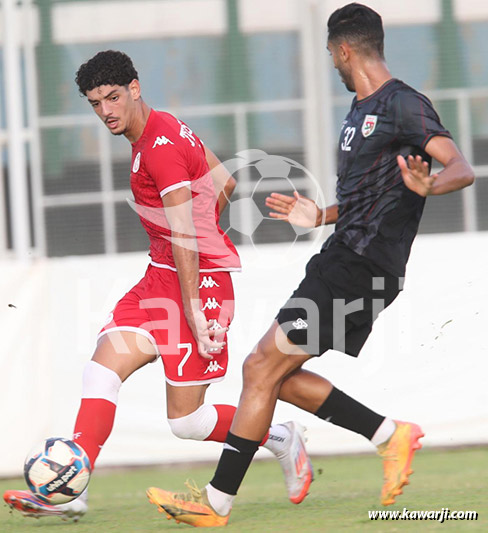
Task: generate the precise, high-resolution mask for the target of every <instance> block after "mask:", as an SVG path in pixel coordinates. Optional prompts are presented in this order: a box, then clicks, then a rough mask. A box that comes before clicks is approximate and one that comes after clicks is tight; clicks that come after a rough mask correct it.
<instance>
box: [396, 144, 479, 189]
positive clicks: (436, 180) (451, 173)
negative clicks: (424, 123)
mask: <svg viewBox="0 0 488 533" xmlns="http://www.w3.org/2000/svg"><path fill="white" fill-rule="evenodd" d="M425 151H426V152H427V153H428V154H429V155H430V156H431V157H433V158H434V159H435V160H437V161H438V162H439V163H440V164H441V165H442V166H443V167H444V169H443V170H442V171H441V172H439V173H437V174H429V165H428V164H427V162H425V161H423V159H422V158H421V157H420V156H416V157H413V156H409V157H408V159H407V160H405V158H404V157H402V156H401V155H399V156H398V157H397V161H398V166H399V167H400V170H401V172H402V177H403V181H404V183H405V185H406V186H407V187H408V188H409V189H410V190H412V191H414V192H416V193H417V194H419V195H420V196H430V195H438V194H447V193H450V192H454V191H457V190H459V189H463V188H464V187H467V186H469V185H471V184H472V183H473V181H474V172H473V169H472V168H471V166H470V165H469V163H468V162H467V161H466V159H465V158H464V156H463V154H462V153H461V152H460V151H459V149H458V147H457V146H456V144H455V143H454V141H453V140H452V139H449V138H448V137H441V136H436V137H433V138H432V139H431V140H430V141H429V142H428V143H427V146H426V148H425Z"/></svg>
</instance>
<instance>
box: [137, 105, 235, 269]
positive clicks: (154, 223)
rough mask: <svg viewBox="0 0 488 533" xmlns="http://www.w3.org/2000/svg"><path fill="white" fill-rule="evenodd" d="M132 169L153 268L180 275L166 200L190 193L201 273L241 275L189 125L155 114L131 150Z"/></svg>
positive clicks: (199, 145)
mask: <svg viewBox="0 0 488 533" xmlns="http://www.w3.org/2000/svg"><path fill="white" fill-rule="evenodd" d="M131 168H132V170H131V175H130V184H131V189H132V193H133V194H134V199H135V205H133V207H134V209H135V210H136V211H137V213H138V215H139V218H140V219H141V222H142V225H143V226H144V229H145V230H146V232H147V234H148V236H149V240H150V251H149V254H150V256H151V259H152V261H151V264H152V265H154V266H156V267H160V268H169V269H171V270H176V267H175V262H174V259H173V252H172V246H171V231H170V225H169V223H168V221H167V218H166V215H165V212H164V208H163V202H162V197H163V196H164V195H165V194H167V193H168V192H170V191H173V190H175V189H178V188H179V187H190V188H191V192H192V218H193V225H194V227H195V232H196V242H197V245H198V253H199V258H200V270H201V271H209V272H211V271H232V270H240V267H241V264H240V260H239V256H238V254H237V251H236V249H235V247H234V245H233V244H232V242H231V240H230V239H229V237H228V236H227V235H225V234H224V232H223V231H222V229H221V228H220V226H219V210H218V195H219V192H220V191H216V190H215V188H214V184H213V181H212V178H211V176H210V173H209V167H208V163H207V160H206V158H205V150H204V148H203V144H202V142H201V141H200V139H199V138H198V137H197V136H196V135H195V134H194V133H193V132H192V130H191V129H190V128H189V127H188V126H187V125H186V124H184V123H183V122H181V121H179V120H178V119H176V118H175V117H174V116H172V115H170V114H169V113H164V112H162V111H155V110H154V109H153V110H151V113H150V115H149V118H148V120H147V123H146V126H145V128H144V131H143V133H142V135H141V137H140V139H139V140H138V141H137V142H135V143H133V144H132V167H131ZM191 242H193V243H194V242H195V241H193V240H191Z"/></svg>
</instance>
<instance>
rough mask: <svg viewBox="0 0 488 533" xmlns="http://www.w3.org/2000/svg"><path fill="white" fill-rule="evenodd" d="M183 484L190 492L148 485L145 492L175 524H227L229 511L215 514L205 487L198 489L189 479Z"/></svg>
mask: <svg viewBox="0 0 488 533" xmlns="http://www.w3.org/2000/svg"><path fill="white" fill-rule="evenodd" d="M185 485H186V486H187V487H188V488H189V489H190V492H169V491H166V490H162V489H158V488H157V487H150V488H149V489H147V491H146V494H147V497H148V498H149V501H150V502H151V503H153V504H154V505H156V506H157V507H158V510H159V512H160V513H166V518H168V520H169V519H171V518H174V519H175V520H176V523H177V524H179V523H180V522H183V523H185V524H189V525H190V526H194V527H218V526H225V525H226V524H227V522H228V521H229V516H230V513H229V514H228V515H226V516H221V515H219V514H217V513H216V512H215V511H214V510H213V508H212V507H211V505H210V503H209V501H208V498H207V491H206V490H205V489H202V490H200V489H199V488H198V487H197V486H196V485H195V483H194V482H193V484H192V483H191V482H190V481H187V482H186V483H185Z"/></svg>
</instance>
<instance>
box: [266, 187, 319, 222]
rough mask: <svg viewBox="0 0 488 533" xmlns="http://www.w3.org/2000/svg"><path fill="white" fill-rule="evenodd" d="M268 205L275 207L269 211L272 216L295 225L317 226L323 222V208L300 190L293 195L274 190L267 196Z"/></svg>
mask: <svg viewBox="0 0 488 533" xmlns="http://www.w3.org/2000/svg"><path fill="white" fill-rule="evenodd" d="M266 206H267V207H270V208H271V209H274V211H271V212H270V213H269V216H270V217H271V218H276V219H278V220H285V221H287V222H289V223H290V224H293V225H294V226H299V227H301V228H316V227H317V226H320V225H321V224H322V223H323V222H322V218H323V211H322V209H320V208H319V207H318V206H317V204H316V203H315V202H314V201H313V200H310V199H309V198H307V197H306V196H302V195H301V194H300V193H299V192H298V191H295V192H294V193H293V196H287V195H286V194H280V193H278V192H273V193H271V195H270V196H268V197H267V198H266Z"/></svg>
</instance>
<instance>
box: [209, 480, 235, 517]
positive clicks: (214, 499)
mask: <svg viewBox="0 0 488 533" xmlns="http://www.w3.org/2000/svg"><path fill="white" fill-rule="evenodd" d="M205 488H206V489H207V498H208V501H209V503H210V505H211V506H212V507H213V509H214V511H216V512H217V513H218V514H219V515H220V516H227V515H228V514H229V513H230V510H231V509H232V502H233V501H234V498H235V496H231V495H230V494H227V493H225V492H222V491H221V490H219V489H216V488H215V487H213V486H212V485H210V483H209V484H208V485H207V486H206V487H205Z"/></svg>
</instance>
